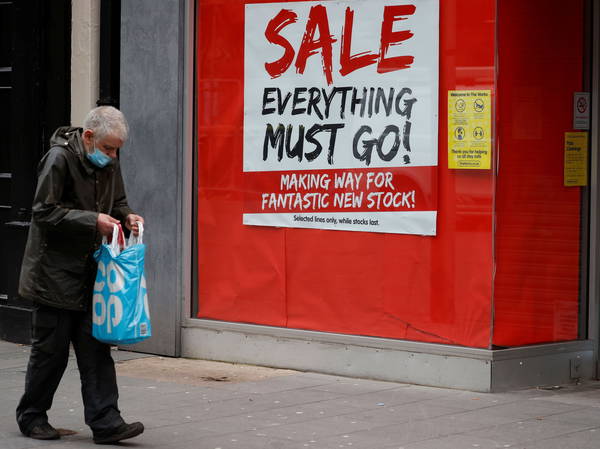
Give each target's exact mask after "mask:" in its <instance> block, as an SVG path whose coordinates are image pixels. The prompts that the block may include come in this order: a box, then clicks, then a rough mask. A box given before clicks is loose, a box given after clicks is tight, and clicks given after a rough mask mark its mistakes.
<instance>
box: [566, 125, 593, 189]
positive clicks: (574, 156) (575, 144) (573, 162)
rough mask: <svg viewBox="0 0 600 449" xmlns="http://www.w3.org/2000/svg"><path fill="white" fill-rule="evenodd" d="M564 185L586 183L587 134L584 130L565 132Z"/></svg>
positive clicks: (581, 184)
mask: <svg viewBox="0 0 600 449" xmlns="http://www.w3.org/2000/svg"><path fill="white" fill-rule="evenodd" d="M564 181H565V186H567V187H577V186H587V184H588V134H587V132H585V131H579V132H566V133H565V172H564Z"/></svg>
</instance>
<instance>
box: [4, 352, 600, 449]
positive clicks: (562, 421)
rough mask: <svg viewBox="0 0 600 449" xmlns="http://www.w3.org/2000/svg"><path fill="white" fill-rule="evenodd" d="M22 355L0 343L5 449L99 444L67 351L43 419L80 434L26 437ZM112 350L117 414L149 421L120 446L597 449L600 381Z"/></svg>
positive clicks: (25, 355)
mask: <svg viewBox="0 0 600 449" xmlns="http://www.w3.org/2000/svg"><path fill="white" fill-rule="evenodd" d="M28 353H29V348H28V347H27V346H20V345H15V344H12V343H7V342H2V341H0V398H1V400H0V449H29V448H46V447H48V448H52V449H79V448H92V447H99V446H95V445H94V444H93V443H92V440H91V432H90V430H89V429H88V428H87V427H86V426H85V424H84V423H83V407H82V404H81V395H80V392H79V376H78V372H77V367H76V365H75V363H74V360H73V359H72V360H71V361H70V363H69V366H68V368H67V371H66V373H65V376H64V378H63V381H62V383H61V386H60V387H59V390H58V392H57V395H56V397H55V401H54V405H53V407H52V410H51V411H50V413H49V416H50V422H51V424H53V425H54V426H55V427H57V428H62V429H69V430H72V431H73V432H75V433H74V434H72V435H67V436H63V437H62V438H61V439H60V440H56V441H48V442H44V441H36V440H31V439H29V438H25V437H22V436H21V434H20V433H19V431H18V428H17V425H16V423H15V419H14V409H15V407H16V404H17V401H18V399H19V397H20V395H21V393H22V388H23V383H24V376H25V368H26V365H27V359H28ZM114 355H115V359H116V360H118V361H119V362H118V372H119V386H120V395H121V398H120V407H121V411H122V412H123V416H124V417H125V419H126V420H127V421H137V420H139V421H142V422H143V423H144V424H145V426H146V431H145V432H144V434H142V435H141V436H139V437H137V438H135V439H132V440H127V441H125V442H123V443H120V446H123V447H130V448H162V449H306V448H316V449H340V448H346V449H347V448H350V449H463V448H464V449H474V448H476V449H489V448H513V449H542V448H543V449H600V383H598V382H590V383H586V384H583V385H570V386H562V387H561V388H554V389H530V390H523V391H515V392H508V393H496V394H482V393H472V392H465V391H456V390H447V389H440V388H429V387H421V386H416V385H406V384H397V383H389V382H377V381H371V380H363V379H348V378H341V377H336V376H327V375H321V374H314V373H300V372H294V371H279V370H277V371H273V372H272V373H268V372H266V371H265V370H261V369H258V370H257V371H254V369H253V368H252V367H241V366H236V365H228V364H214V365H213V364H211V363H210V362H208V363H207V362H200V361H198V362H194V361H189V360H185V359H163V358H157V357H151V358H147V359H146V357H147V356H144V355H141V354H135V353H130V352H126V351H114ZM140 357H144V358H145V359H140ZM140 360H141V361H140ZM178 361H179V362H178ZM182 363H183V364H182ZM196 363H197V364H196ZM204 373H206V375H204ZM219 373H221V374H219ZM223 373H224V374H223ZM239 373H241V374H239ZM238 374H239V375H238Z"/></svg>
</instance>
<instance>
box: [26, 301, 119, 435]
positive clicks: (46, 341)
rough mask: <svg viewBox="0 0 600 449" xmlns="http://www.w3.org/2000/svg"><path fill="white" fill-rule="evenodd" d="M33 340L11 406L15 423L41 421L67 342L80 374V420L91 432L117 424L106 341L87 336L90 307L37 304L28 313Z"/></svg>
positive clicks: (29, 425) (59, 373)
mask: <svg viewBox="0 0 600 449" xmlns="http://www.w3.org/2000/svg"><path fill="white" fill-rule="evenodd" d="M32 327H33V345H32V347H31V355H30V356H29V364H28V366H27V375H26V377H25V393H24V394H23V397H22V398H21V401H20V402H19V405H18V407H17V423H18V424H19V428H20V429H21V431H22V432H23V433H27V432H28V431H29V430H31V428H33V426H35V425H38V424H41V423H44V422H47V421H48V415H47V414H46V412H47V411H48V410H49V409H50V407H51V406H52V400H53V398H54V393H55V392H56V389H57V388H58V384H59V383H60V379H61V378H62V376H63V374H64V372H65V368H66V367H67V362H68V358H69V344H70V343H73V348H74V349H75V355H76V357H77V366H78V368H79V375H80V378H81V394H82V397H83V405H84V410H85V423H86V424H87V425H88V426H90V427H91V429H92V431H93V432H94V434H96V433H103V432H106V431H110V430H112V429H114V428H116V427H118V426H119V425H121V424H123V419H122V418H121V414H120V412H119V409H118V407H117V400H118V397H119V392H118V389H117V377H116V373H115V364H114V361H113V359H112V356H111V354H110V346H109V345H106V344H104V343H101V342H99V341H98V340H96V339H95V338H94V337H93V336H92V318H91V313H90V312H74V311H70V310H61V309H55V308H53V307H46V306H37V308H36V309H35V311H34V313H33V326H32Z"/></svg>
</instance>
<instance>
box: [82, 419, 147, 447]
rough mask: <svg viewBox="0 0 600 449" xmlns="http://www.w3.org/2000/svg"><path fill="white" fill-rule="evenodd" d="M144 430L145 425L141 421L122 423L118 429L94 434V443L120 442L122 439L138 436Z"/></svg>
mask: <svg viewBox="0 0 600 449" xmlns="http://www.w3.org/2000/svg"><path fill="white" fill-rule="evenodd" d="M143 431H144V425H143V424H142V423H141V422H134V423H131V424H125V423H124V424H121V425H120V426H119V427H117V428H116V429H114V430H112V431H109V432H103V433H101V434H98V435H94V443H96V444H112V443H118V442H119V441H121V440H126V439H128V438H133V437H137V436H138V435H139V434H140V433H142V432H143Z"/></svg>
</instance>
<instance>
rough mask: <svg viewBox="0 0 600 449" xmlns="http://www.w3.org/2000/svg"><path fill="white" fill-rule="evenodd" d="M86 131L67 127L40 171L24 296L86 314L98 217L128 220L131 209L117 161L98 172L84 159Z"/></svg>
mask: <svg viewBox="0 0 600 449" xmlns="http://www.w3.org/2000/svg"><path fill="white" fill-rule="evenodd" d="M81 133H82V130H81V128H71V127H62V128H59V129H57V130H56V132H55V133H54V135H53V136H52V138H51V139H50V151H48V153H46V155H45V156H44V157H43V158H42V160H41V161H40V164H39V166H38V184H37V189H36V193H35V198H34V200H33V207H32V220H31V227H30V229H29V236H28V238H27V246H26V248H25V255H24V257H23V265H22V266H21V278H20V283H19V295H21V296H22V297H23V298H26V299H30V300H32V301H35V302H37V303H41V304H45V305H48V306H52V307H57V308H61V309H69V310H87V309H88V308H89V306H90V304H91V300H92V290H93V285H94V279H95V273H96V262H95V261H94V259H93V253H94V251H95V250H96V249H97V248H98V247H99V246H100V243H101V240H102V237H101V235H100V234H99V233H98V232H97V230H96V220H97V218H98V214H99V213H105V214H109V215H111V216H113V217H114V218H116V219H118V220H121V221H124V219H125V217H127V215H129V214H130V213H132V211H131V209H129V206H128V204H127V198H126V196H125V188H124V186H123V178H122V177H121V169H120V167H119V162H118V161H117V160H115V161H113V162H112V163H111V164H110V165H108V166H106V167H104V168H97V167H96V166H94V165H93V164H92V163H91V162H90V161H89V160H88V159H87V158H86V156H85V150H84V146H83V141H82V139H81Z"/></svg>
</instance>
